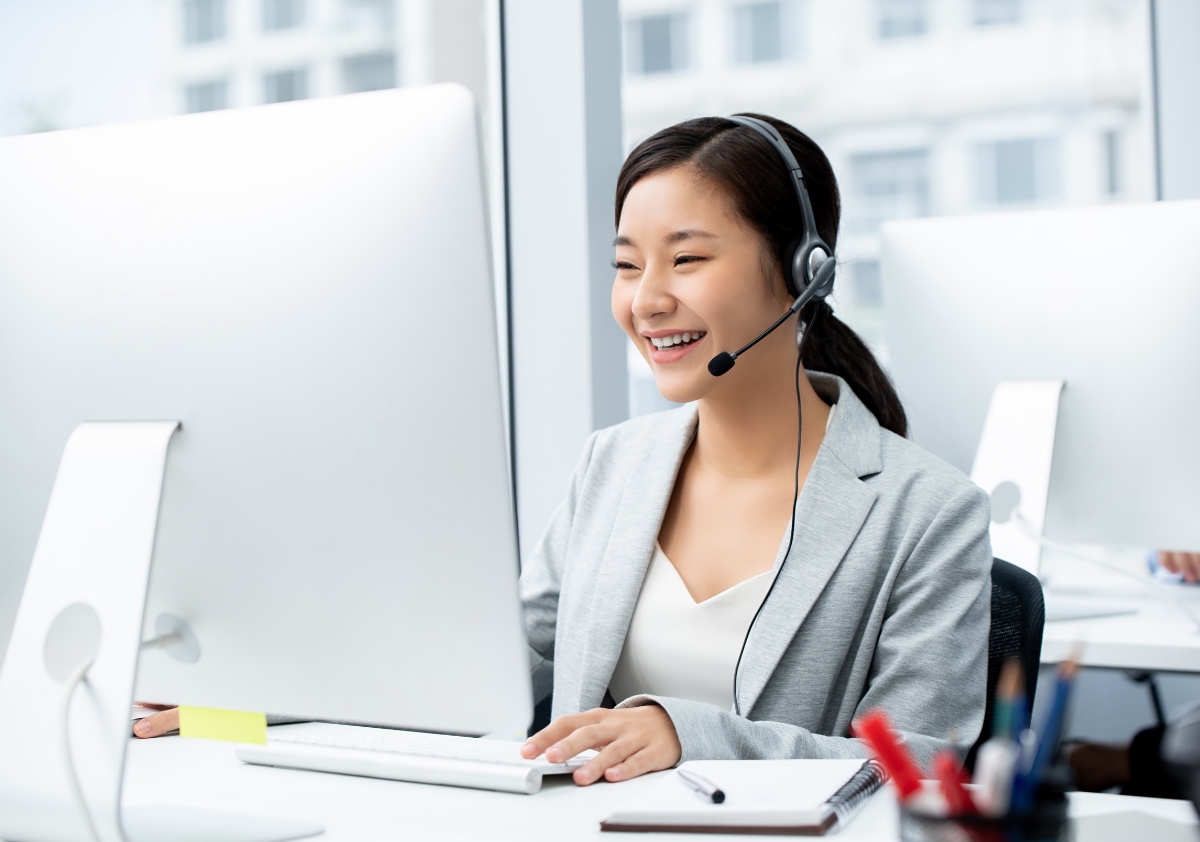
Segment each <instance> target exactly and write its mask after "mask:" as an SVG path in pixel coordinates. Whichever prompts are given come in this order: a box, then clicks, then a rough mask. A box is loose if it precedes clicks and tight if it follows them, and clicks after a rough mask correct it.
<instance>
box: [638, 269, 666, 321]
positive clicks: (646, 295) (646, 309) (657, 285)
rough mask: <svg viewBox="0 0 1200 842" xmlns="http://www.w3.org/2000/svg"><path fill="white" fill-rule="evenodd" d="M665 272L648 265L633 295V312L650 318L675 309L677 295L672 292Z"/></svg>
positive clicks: (639, 316) (644, 317) (641, 316)
mask: <svg viewBox="0 0 1200 842" xmlns="http://www.w3.org/2000/svg"><path fill="white" fill-rule="evenodd" d="M665 274H666V273H665V272H662V271H659V270H657V269H655V268H654V267H653V266H647V267H646V271H645V272H643V273H642V278H641V280H640V281H639V282H638V286H637V292H635V293H634V295H633V314H634V315H635V316H637V317H638V318H639V319H650V318H653V317H654V316H660V315H663V314H664V313H671V312H673V311H674V310H675V306H676V301H675V297H674V296H673V295H671V294H670V290H669V288H668V284H667V281H666V278H665V277H664V276H665Z"/></svg>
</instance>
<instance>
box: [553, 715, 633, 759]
mask: <svg viewBox="0 0 1200 842" xmlns="http://www.w3.org/2000/svg"><path fill="white" fill-rule="evenodd" d="M616 738H617V734H616V730H615V729H614V728H613V726H612V725H611V724H609V723H606V722H597V723H595V724H594V725H584V726H583V727H582V728H576V729H575V730H574V731H572V732H571V733H570V734H568V735H567V736H566V737H564V738H563V739H561V740H559V741H558V742H557V743H555V744H554V745H552V746H550V748H548V749H546V759H547V760H548V761H550V762H551V763H566V762H567V761H568V760H570V759H571V758H572V757H574V756H575V755H577V754H579V752H581V751H587V750H588V749H589V748H595V749H599V748H603V747H604V746H606V745H608V744H609V743H611V742H612V741H613V740H615V739H616Z"/></svg>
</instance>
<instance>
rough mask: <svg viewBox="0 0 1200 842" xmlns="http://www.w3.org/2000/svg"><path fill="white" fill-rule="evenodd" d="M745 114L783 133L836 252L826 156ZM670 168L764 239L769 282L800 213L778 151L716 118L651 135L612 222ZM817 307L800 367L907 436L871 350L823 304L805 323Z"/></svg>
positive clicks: (781, 125) (802, 137) (627, 166)
mask: <svg viewBox="0 0 1200 842" xmlns="http://www.w3.org/2000/svg"><path fill="white" fill-rule="evenodd" d="M746 116H748V117H757V118H758V119H760V120H766V121H767V122H769V123H770V124H771V125H773V126H774V127H775V128H776V129H778V130H779V133H780V134H781V135H783V139H784V140H785V141H787V145H788V146H789V147H791V150H792V154H794V155H795V156H796V161H797V162H798V163H799V164H800V169H801V172H803V173H804V184H805V186H806V187H807V188H808V195H809V199H810V200H811V202H812V207H813V215H814V216H815V217H816V222H817V231H818V233H820V235H821V238H822V239H824V240H825V242H827V243H828V244H829V246H830V247H831V248H836V247H837V232H838V222H839V220H840V218H841V199H840V197H839V195H838V187H837V179H836V178H835V177H834V175H833V167H832V166H830V164H829V159H828V158H826V157H825V153H824V152H822V151H821V149H820V147H818V146H817V144H815V143H813V141H812V140H811V139H810V138H809V137H808V136H807V135H806V134H804V133H803V132H801V131H800V130H799V129H797V128H795V127H794V126H791V125H789V124H787V123H785V122H783V121H782V120H776V119H775V118H773V117H766V116H763V115H761V114H747V115H746ZM675 167H687V168H688V169H690V170H693V171H695V172H696V173H698V174H699V175H701V176H703V177H704V178H706V179H707V180H709V181H711V182H712V183H713V184H715V185H716V186H717V187H718V188H719V189H720V190H722V191H723V192H724V193H725V195H726V196H727V198H728V199H729V200H730V201H731V202H732V205H733V208H734V210H736V212H737V213H738V214H739V215H740V216H741V217H742V218H743V219H745V220H746V221H747V222H748V223H749V224H750V226H751V227H752V228H754V229H755V230H756V231H758V233H759V234H760V235H761V236H762V238H763V240H764V241H765V243H766V246H767V253H766V254H765V255H764V259H765V260H767V261H768V263H767V265H765V266H764V270H765V271H764V274H765V275H766V276H767V277H768V278H770V277H771V276H772V275H773V274H774V273H775V271H776V270H780V271H781V270H782V263H781V257H780V256H781V255H782V253H783V250H784V248H785V247H786V246H787V245H789V244H790V243H792V242H794V241H795V240H797V239H799V237H800V235H801V233H802V231H803V227H804V223H803V216H802V215H801V212H800V207H799V204H798V203H797V201H796V194H795V192H794V191H793V190H792V186H791V182H790V180H789V179H788V177H787V170H786V169H785V167H784V163H783V161H782V160H781V159H780V157H779V153H777V152H776V151H775V150H774V149H773V148H772V147H771V145H770V144H769V143H767V141H766V140H765V139H764V138H763V137H762V136H761V135H759V134H758V133H757V132H755V131H754V130H752V129H749V128H746V127H744V126H740V125H739V124H737V123H734V122H732V121H730V120H726V119H723V118H721V117H701V118H698V119H695V120H687V121H686V122H683V123H679V124H677V125H674V126H671V127H670V128H667V129H663V130H662V131H660V132H658V133H656V134H654V135H652V136H650V137H649V138H647V139H646V140H644V141H642V142H641V143H639V144H638V145H637V147H636V148H635V149H634V150H633V151H632V152H630V153H629V157H628V158H626V159H625V163H624V165H623V166H622V167H621V174H620V175H619V176H618V177H617V199H616V222H617V224H618V225H620V222H621V208H622V207H624V205H625V198H626V197H627V196H628V195H629V191H630V190H631V189H632V188H633V185H635V184H637V183H638V182H639V181H640V180H642V179H643V178H645V177H646V176H648V175H651V174H652V173H655V172H659V171H661V170H666V169H673V168H675ZM818 307H819V308H821V317H820V318H819V319H818V320H817V322H816V324H815V326H814V328H813V333H812V335H811V336H810V337H809V338H808V341H807V342H806V343H805V348H804V367H805V368H807V369H812V370H813V371H824V372H827V373H829V374H836V375H838V376H839V377H842V378H843V379H844V380H845V381H846V382H847V383H848V384H850V388H851V389H853V390H854V394H855V395H857V396H858V399H859V400H861V401H862V402H863V404H864V405H865V406H866V407H867V409H869V410H870V411H871V412H872V413H873V414H874V415H875V418H876V419H877V420H878V421H879V423H880V425H881V426H883V427H886V428H887V429H889V430H891V431H892V432H894V433H896V434H897V435H901V436H904V435H907V432H908V421H907V419H906V417H905V415H904V407H903V406H901V405H900V398H899V397H898V396H897V395H896V390H895V388H894V387H893V386H892V382H891V380H889V379H888V376H887V374H885V373H884V371H883V369H882V368H880V366H879V363H878V361H876V359H875V357H874V355H872V353H871V351H870V349H869V348H867V346H866V344H864V343H863V341H862V339H860V338H859V337H858V334H856V333H855V332H854V331H853V330H851V329H850V328H849V327H847V326H846V324H845V323H844V322H842V321H841V320H840V319H838V318H837V317H836V316H834V315H833V310H832V308H831V307H830V306H829V304H828V303H826V302H824V301H814V302H812V303H810V304H808V305H806V307H805V309H804V311H803V313H802V315H803V317H804V318H805V320H806V321H809V322H811V321H812V318H813V316H814V315H815V313H816V308H818Z"/></svg>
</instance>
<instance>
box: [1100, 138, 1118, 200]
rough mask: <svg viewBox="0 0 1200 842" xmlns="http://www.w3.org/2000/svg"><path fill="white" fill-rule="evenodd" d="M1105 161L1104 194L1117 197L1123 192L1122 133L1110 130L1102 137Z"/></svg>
mask: <svg viewBox="0 0 1200 842" xmlns="http://www.w3.org/2000/svg"><path fill="white" fill-rule="evenodd" d="M1100 137H1101V140H1102V146H1103V160H1104V193H1105V195H1108V196H1117V195H1119V194H1120V192H1121V133H1120V132H1119V131H1116V130H1110V131H1107V132H1105V133H1104V134H1102V135H1101V136H1100Z"/></svg>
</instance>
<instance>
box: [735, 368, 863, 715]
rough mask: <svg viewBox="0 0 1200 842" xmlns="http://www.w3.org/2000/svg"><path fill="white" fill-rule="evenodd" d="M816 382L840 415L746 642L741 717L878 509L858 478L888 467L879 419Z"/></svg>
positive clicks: (842, 389) (850, 397)
mask: <svg viewBox="0 0 1200 842" xmlns="http://www.w3.org/2000/svg"><path fill="white" fill-rule="evenodd" d="M810 376H811V377H812V379H813V381H814V382H813V385H814V386H816V387H818V391H819V392H824V393H829V392H832V393H833V394H832V395H831V397H833V398H834V400H836V402H837V410H836V412H835V414H834V417H833V421H832V422H831V424H830V429H829V430H827V431H826V435H825V440H824V441H823V442H822V443H821V449H820V450H819V451H818V453H817V458H816V460H815V461H814V462H813V466H812V468H811V469H810V470H809V473H808V477H807V478H806V479H805V481H804V487H803V489H802V490H801V492H800V499H799V500H798V501H797V504H796V523H795V525H794V530H795V534H794V543H793V545H792V552H791V554H790V556H789V557H788V559H787V561H786V563H784V560H783V553H784V552H785V551H786V549H787V539H786V536H785V538H784V541H783V543H782V544H781V545H780V548H779V558H778V559H777V560H776V569H777V570H778V572H777V574H776V576H777V580H776V582H775V585H774V587H773V588H772V589H771V592H770V594H769V595H768V597H767V600H766V602H765V603H764V604H763V606H762V612H761V613H760V614H759V617H758V620H757V621H756V622H755V623H754V628H753V629H752V630H751V632H750V638H749V640H748V641H747V643H746V652H745V656H744V658H743V661H742V667H741V671H740V673H739V676H738V701H739V708H740V710H741V711H742V714H743V715H748V714H749V712H750V711H751V710H752V709H753V708H754V705H755V703H756V702H757V701H758V697H759V695H760V694H761V693H762V691H763V689H764V688H765V687H766V685H767V682H768V681H769V680H770V678H771V674H772V673H773V672H774V671H775V667H776V665H777V664H778V663H779V659H780V658H782V657H783V653H784V651H785V650H786V649H787V647H788V645H789V644H790V643H791V641H792V638H793V637H795V635H796V631H797V630H798V629H799V628H800V626H801V625H802V624H803V623H804V621H805V619H806V618H807V617H808V614H809V611H811V610H812V607H813V604H814V603H815V602H816V601H817V598H818V597H820V595H821V592H822V591H823V590H824V589H825V586H826V584H828V582H829V579H830V577H832V576H833V572H834V571H835V570H836V569H837V567H838V565H839V564H840V563H841V561H842V558H843V557H844V556H845V555H846V552H847V550H849V549H850V545H851V544H852V543H854V539H855V537H857V535H858V533H859V530H860V529H861V528H862V525H863V523H864V522H865V521H866V519H867V514H868V513H869V512H870V511H871V507H872V506H873V505H874V504H875V498H876V493H875V491H874V490H873V489H872V488H870V486H868V485H866V484H865V483H863V482H861V481H860V477H862V476H867V475H869V474H872V473H877V472H878V471H880V470H881V469H882V464H881V462H880V455H879V448H880V438H879V436H880V433H879V425H878V422H877V421H876V420H875V417H874V416H873V415H871V413H870V412H869V411H868V410H867V408H866V407H864V406H863V405H862V403H861V402H859V400H858V398H857V397H855V396H854V392H853V391H851V389H850V388H849V387H848V386H847V385H846V384H845V382H844V381H842V380H841V379H840V378H829V377H828V375H816V374H815V373H814V374H812V375H810ZM781 564H782V565H783V566H782V567H780V565H781Z"/></svg>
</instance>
